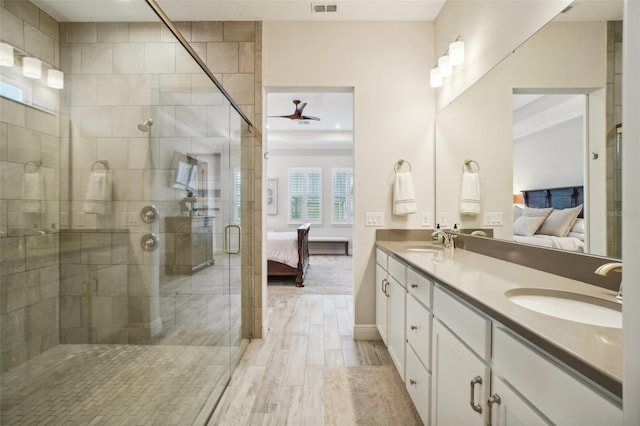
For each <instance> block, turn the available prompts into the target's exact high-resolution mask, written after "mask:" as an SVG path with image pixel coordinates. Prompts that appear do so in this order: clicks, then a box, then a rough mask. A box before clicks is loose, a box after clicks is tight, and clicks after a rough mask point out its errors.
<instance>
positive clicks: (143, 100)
mask: <svg viewBox="0 0 640 426" xmlns="http://www.w3.org/2000/svg"><path fill="white" fill-rule="evenodd" d="M159 86H160V76H159V75H157V74H155V75H144V74H142V75H131V76H129V100H128V102H127V103H128V104H129V105H157V104H158V102H159V101H160V88H159Z"/></svg>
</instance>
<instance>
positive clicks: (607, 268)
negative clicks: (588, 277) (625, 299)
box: [595, 262, 622, 302]
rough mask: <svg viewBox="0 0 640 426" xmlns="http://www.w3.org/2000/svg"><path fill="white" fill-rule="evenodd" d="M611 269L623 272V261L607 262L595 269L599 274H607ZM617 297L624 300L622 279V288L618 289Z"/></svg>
mask: <svg viewBox="0 0 640 426" xmlns="http://www.w3.org/2000/svg"><path fill="white" fill-rule="evenodd" d="M611 271H619V272H622V263H619V262H610V263H605V264H604V265H600V266H599V267H598V269H596V270H595V273H596V274H598V275H607V274H608V273H609V272H611ZM616 299H618V300H619V301H621V302H622V281H620V289H619V290H618V294H616Z"/></svg>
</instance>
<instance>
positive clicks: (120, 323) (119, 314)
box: [111, 296, 129, 343]
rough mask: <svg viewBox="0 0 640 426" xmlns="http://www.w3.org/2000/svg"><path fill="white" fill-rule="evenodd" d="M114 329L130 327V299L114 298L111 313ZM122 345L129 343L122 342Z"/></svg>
mask: <svg viewBox="0 0 640 426" xmlns="http://www.w3.org/2000/svg"><path fill="white" fill-rule="evenodd" d="M111 322H112V327H116V328H126V327H127V326H128V325H129V298H128V297H126V296H125V297H114V298H113V304H112V313H111ZM121 343H127V342H126V341H125V342H121Z"/></svg>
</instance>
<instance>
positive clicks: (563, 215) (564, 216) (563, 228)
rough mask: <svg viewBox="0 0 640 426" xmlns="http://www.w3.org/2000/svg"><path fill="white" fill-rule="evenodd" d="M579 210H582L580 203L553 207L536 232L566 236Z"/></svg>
mask: <svg viewBox="0 0 640 426" xmlns="http://www.w3.org/2000/svg"><path fill="white" fill-rule="evenodd" d="M580 211H582V204H580V205H579V206H577V207H571V208H568V209H561V210H559V209H554V210H553V211H552V212H551V214H550V215H549V216H548V217H547V219H546V220H545V221H544V223H543V224H542V226H541V227H540V229H538V234H543V235H553V236H555V237H566V236H567V234H568V233H569V231H571V227H572V226H573V222H575V220H576V218H577V217H578V215H579V214H580Z"/></svg>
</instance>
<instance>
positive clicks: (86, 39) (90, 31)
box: [61, 22, 98, 43]
mask: <svg viewBox="0 0 640 426" xmlns="http://www.w3.org/2000/svg"><path fill="white" fill-rule="evenodd" d="M63 28H64V32H65V35H66V38H65V40H61V41H66V42H71V43H74V42H75V43H96V42H97V41H98V24H96V23H95V22H87V23H84V22H74V23H70V24H63Z"/></svg>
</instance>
